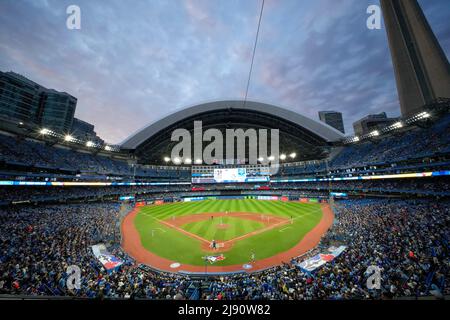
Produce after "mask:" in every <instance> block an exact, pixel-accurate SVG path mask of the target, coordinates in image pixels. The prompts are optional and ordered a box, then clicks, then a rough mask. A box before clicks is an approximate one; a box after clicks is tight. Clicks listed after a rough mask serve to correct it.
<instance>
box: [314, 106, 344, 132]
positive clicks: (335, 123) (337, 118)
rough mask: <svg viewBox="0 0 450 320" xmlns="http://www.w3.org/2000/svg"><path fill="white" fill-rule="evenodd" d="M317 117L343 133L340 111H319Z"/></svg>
mask: <svg viewBox="0 0 450 320" xmlns="http://www.w3.org/2000/svg"><path fill="white" fill-rule="evenodd" d="M319 119H320V121H322V122H325V123H326V124H327V125H329V126H331V127H333V128H335V129H336V130H339V131H340V132H342V133H345V129H344V121H343V120H342V113H340V112H337V111H319Z"/></svg>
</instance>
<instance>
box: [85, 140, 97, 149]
mask: <svg viewBox="0 0 450 320" xmlns="http://www.w3.org/2000/svg"><path fill="white" fill-rule="evenodd" d="M93 146H95V143H94V142H92V141H88V142H86V147H88V148H92V147H93Z"/></svg>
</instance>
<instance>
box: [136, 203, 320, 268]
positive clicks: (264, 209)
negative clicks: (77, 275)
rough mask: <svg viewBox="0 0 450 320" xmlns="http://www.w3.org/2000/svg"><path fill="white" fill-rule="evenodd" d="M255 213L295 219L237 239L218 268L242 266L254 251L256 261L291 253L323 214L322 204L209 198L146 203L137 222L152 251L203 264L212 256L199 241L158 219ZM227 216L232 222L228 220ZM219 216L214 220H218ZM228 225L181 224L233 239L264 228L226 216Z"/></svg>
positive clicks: (205, 235)
mask: <svg viewBox="0 0 450 320" xmlns="http://www.w3.org/2000/svg"><path fill="white" fill-rule="evenodd" d="M226 211H228V212H253V213H257V214H271V215H275V216H280V217H284V218H288V219H290V218H293V223H292V224H288V225H284V226H280V227H275V228H273V229H271V230H267V231H265V232H262V233H260V234H257V235H253V236H251V237H248V238H245V239H243V240H239V241H237V242H236V243H235V244H234V245H233V247H232V248H231V250H230V251H227V252H225V253H224V256H225V257H226V259H225V260H223V261H220V262H217V263H215V264H214V265H217V266H225V265H233V264H243V263H247V262H249V260H250V256H251V252H252V251H253V252H255V255H256V259H263V258H267V257H271V256H273V255H275V254H277V253H280V252H283V251H286V250H288V249H290V248H292V247H293V246H295V245H296V244H297V243H298V242H300V241H301V239H302V238H303V236H304V235H305V234H306V233H308V232H309V231H310V230H311V229H312V228H314V226H315V225H316V224H317V223H318V222H319V221H320V220H321V218H322V210H321V207H320V205H319V204H309V203H299V202H282V201H261V200H252V199H242V200H241V199H236V200H206V201H197V202H178V203H171V204H164V205H159V206H147V207H143V208H142V209H141V210H140V212H139V213H138V215H137V216H136V218H135V221H134V223H135V226H136V229H137V230H138V232H139V234H140V236H141V242H142V245H143V246H144V247H145V248H146V249H147V250H149V251H151V252H153V253H155V254H157V255H159V256H161V257H164V258H166V259H169V260H173V261H176V262H180V263H182V264H183V263H184V264H191V265H197V266H202V265H204V261H203V259H202V257H204V256H205V255H207V254H210V253H205V252H204V251H203V250H202V249H201V245H200V242H199V241H198V240H196V239H194V238H191V237H189V236H187V235H185V234H183V233H181V232H180V231H177V230H175V229H172V228H170V227H168V226H166V225H164V224H162V223H160V222H159V220H166V219H168V220H169V221H170V218H171V217H173V216H175V217H178V216H185V215H193V214H199V213H208V212H209V213H212V212H226ZM225 218H228V219H229V220H228V222H225ZM216 219H217V220H219V219H220V218H215V219H214V220H216ZM223 219H224V221H223V222H224V223H227V224H229V225H230V228H228V229H223V230H220V229H217V224H218V223H220V222H219V221H209V220H203V221H199V222H193V223H188V224H186V225H184V226H182V227H183V228H184V229H185V230H188V231H189V232H192V233H195V234H198V235H201V236H202V237H203V238H205V239H208V240H212V239H215V238H217V239H220V240H229V239H232V238H235V237H237V236H240V235H243V234H246V233H249V232H251V231H254V230H258V229H260V228H263V227H264V225H263V224H262V223H261V224H260V223H259V222H258V221H250V220H245V219H239V218H237V217H224V218H223Z"/></svg>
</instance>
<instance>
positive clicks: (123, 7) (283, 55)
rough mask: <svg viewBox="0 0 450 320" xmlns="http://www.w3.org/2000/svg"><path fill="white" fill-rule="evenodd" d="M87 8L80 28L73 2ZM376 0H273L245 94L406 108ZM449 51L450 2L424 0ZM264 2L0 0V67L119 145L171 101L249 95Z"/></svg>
mask: <svg viewBox="0 0 450 320" xmlns="http://www.w3.org/2000/svg"><path fill="white" fill-rule="evenodd" d="M71 4H76V5H78V6H79V7H80V8H81V30H68V29H67V28H66V19H67V16H68V15H67V14H66V8H67V6H69V5H71ZM370 4H378V0H314V1H313V0H266V5H265V8H264V15H263V19H262V25H261V30H260V38H259V43H258V48H257V52H256V57H255V65H254V73H253V77H252V81H251V85H250V90H249V96H248V97H249V99H250V100H258V101H264V102H268V103H273V104H277V105H282V106H285V107H288V108H290V109H292V110H295V111H297V112H300V113H302V114H304V115H306V116H309V117H311V118H313V119H317V118H318V116H317V112H318V111H319V110H338V111H341V112H343V114H344V120H345V126H346V131H347V133H352V132H353V129H352V122H353V121H355V120H357V119H358V118H361V117H363V116H365V115H367V114H369V113H377V112H381V111H386V112H387V113H388V115H390V116H397V115H399V103H398V98H397V93H396V88H395V80H394V75H393V70H392V64H391V59H390V54H389V50H388V45H387V39H386V33H385V30H384V29H382V30H368V29H367V27H366V19H367V17H368V14H367V13H366V9H367V7H368V6H369V5H370ZM420 4H421V5H422V7H423V9H424V11H425V14H426V16H427V17H428V19H429V21H430V23H431V26H432V28H433V30H434V31H435V33H436V35H437V37H438V39H439V40H440V42H441V45H442V46H443V48H444V50H445V52H446V54H447V56H449V53H450V23H449V22H448V21H450V10H449V3H448V0H420ZM260 5H261V0H130V1H123V0H108V1H106V0H69V1H66V0H29V1H25V0H0V70H2V71H10V70H12V71H15V72H17V73H20V74H22V75H24V76H26V77H28V78H30V79H32V80H34V81H35V82H38V83H40V84H42V85H44V86H46V87H48V88H54V89H56V90H59V91H66V92H68V93H70V94H72V95H74V96H75V97H77V98H78V105H77V111H76V116H77V117H79V118H81V119H83V120H86V121H88V122H91V123H93V124H95V127H96V130H97V132H98V134H99V135H100V136H101V137H103V138H104V139H106V141H108V142H110V143H119V142H121V141H122V140H124V139H125V138H126V137H127V136H128V135H129V134H130V133H132V132H134V131H136V130H137V129H140V128H142V127H143V126H145V125H146V124H148V123H150V122H153V121H154V120H157V119H159V118H161V117H162V116H164V115H167V114H169V113H171V112H174V111H175V110H178V109H180V108H183V107H185V106H188V105H193V104H196V103H199V102H204V101H210V100H221V99H227V98H243V96H244V93H245V87H246V82H247V76H248V71H249V66H250V60H251V52H252V49H253V42H254V38H255V33H256V27H257V22H258V15H259V10H260Z"/></svg>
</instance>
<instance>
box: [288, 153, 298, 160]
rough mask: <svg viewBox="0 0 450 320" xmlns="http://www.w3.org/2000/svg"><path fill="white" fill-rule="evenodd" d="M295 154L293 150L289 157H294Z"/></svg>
mask: <svg viewBox="0 0 450 320" xmlns="http://www.w3.org/2000/svg"><path fill="white" fill-rule="evenodd" d="M296 156H297V154H296V153H295V152H292V153H291V154H290V155H289V157H291V158H292V159H294V158H295V157H296Z"/></svg>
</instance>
